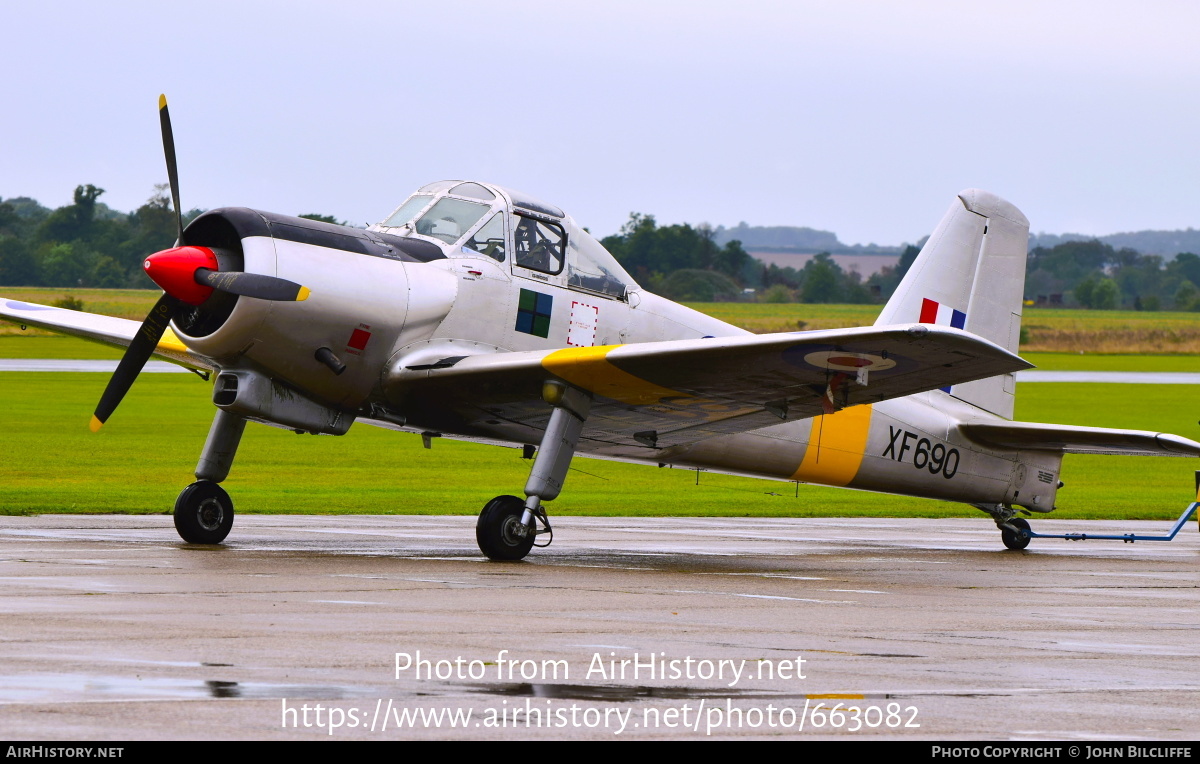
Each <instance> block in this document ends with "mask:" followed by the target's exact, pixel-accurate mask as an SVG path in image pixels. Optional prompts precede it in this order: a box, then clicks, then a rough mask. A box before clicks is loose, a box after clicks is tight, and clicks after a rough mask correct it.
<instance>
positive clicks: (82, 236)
mask: <svg viewBox="0 0 1200 764" xmlns="http://www.w3.org/2000/svg"><path fill="white" fill-rule="evenodd" d="M103 193H104V189H103V188H98V187H96V186H94V185H91V184H88V185H83V186H78V187H76V189H75V193H74V199H73V201H72V203H71V204H68V205H66V206H63V207H59V208H58V209H55V210H51V209H48V208H46V207H43V206H42V205H41V204H39V203H38V202H37V201H36V200H34V199H31V198H29V197H27V196H23V197H13V198H10V199H2V200H0V284H6V285H10V286H48V287H75V286H83V287H101V288H109V289H113V288H129V289H153V288H155V285H154V282H152V281H151V280H150V278H149V277H148V276H146V273H145V271H144V270H143V268H142V262H143V261H144V260H145V258H146V255H149V254H152V253H154V252H159V251H161V250H164V249H167V248H169V247H171V246H173V245H174V243H175V236H176V233H177V232H176V227H175V212H174V210H173V209H172V205H171V196H170V191H169V187H168V186H167V185H166V184H160V185H156V186H155V187H154V192H153V193H152V194H151V195H150V198H149V199H147V200H146V203H145V204H143V205H142V206H140V207H138V208H137V209H136V210H134V211H133V212H130V213H123V212H117V211H115V210H112V209H110V208H109V207H108V206H107V205H105V204H104V203H103V202H101V201H99V199H100V196H101V195H102V194H103ZM202 212H203V210H197V209H194V210H191V211H190V212H187V213H186V214H184V215H183V223H184V225H187V224H188V223H190V222H191V221H192V220H193V219H194V218H196V217H197V216H198V215H200V214H201V213H202ZM301 217H309V218H314V219H317V220H324V221H326V222H338V221H336V220H334V218H332V217H329V216H327V215H302V216H301Z"/></svg>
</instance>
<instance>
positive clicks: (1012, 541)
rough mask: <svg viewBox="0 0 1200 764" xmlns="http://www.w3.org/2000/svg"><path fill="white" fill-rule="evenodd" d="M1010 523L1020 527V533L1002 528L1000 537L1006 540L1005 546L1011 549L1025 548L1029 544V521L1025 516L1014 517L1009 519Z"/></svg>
mask: <svg viewBox="0 0 1200 764" xmlns="http://www.w3.org/2000/svg"><path fill="white" fill-rule="evenodd" d="M1008 524H1009V525H1012V526H1015V527H1016V528H1019V529H1020V531H1021V532H1020V533H1013V532H1012V531H1010V530H1009V529H1008V528H1001V529H1000V538H1001V539H1003V540H1004V546H1006V547H1008V548H1009V549H1024V548H1025V547H1027V546H1029V521H1027V520H1026V519H1025V518H1023V517H1014V518H1013V519H1011V520H1009V521H1008Z"/></svg>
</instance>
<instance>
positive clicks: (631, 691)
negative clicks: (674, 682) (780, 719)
mask: <svg viewBox="0 0 1200 764" xmlns="http://www.w3.org/2000/svg"><path fill="white" fill-rule="evenodd" d="M470 691H471V692H476V693H485V694H488V695H502V696H505V697H510V698H512V697H515V698H555V699H559V700H610V701H618V702H619V701H633V700H645V699H648V698H656V699H662V700H691V699H700V698H793V697H797V696H796V695H787V694H784V693H775V692H765V691H763V690H739V689H736V688H732V687H648V686H638V687H621V686H616V685H596V684H477V685H471V686H470ZM798 697H804V696H803V695H801V696H798Z"/></svg>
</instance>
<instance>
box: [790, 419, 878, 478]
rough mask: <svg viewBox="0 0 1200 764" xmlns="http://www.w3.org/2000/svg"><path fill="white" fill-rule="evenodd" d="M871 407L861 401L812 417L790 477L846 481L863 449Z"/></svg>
mask: <svg viewBox="0 0 1200 764" xmlns="http://www.w3.org/2000/svg"><path fill="white" fill-rule="evenodd" d="M871 411H872V409H871V406H870V405H869V404H864V405H861V406H851V407H850V408H846V409H842V410H841V411H838V412H835V413H833V414H823V415H821V416H819V417H816V418H815V419H813V425H812V431H811V433H810V434H809V437H808V447H807V448H806V449H805V451H804V460H803V461H801V462H800V467H799V468H798V469H797V470H796V474H794V475H792V480H799V481H801V482H805V483H821V484H824V485H849V484H850V481H852V480H854V477H855V475H857V474H858V469H859V467H861V466H862V460H863V454H865V453H866V450H867V435H868V434H869V433H870V430H871Z"/></svg>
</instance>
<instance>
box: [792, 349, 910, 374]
mask: <svg viewBox="0 0 1200 764" xmlns="http://www.w3.org/2000/svg"><path fill="white" fill-rule="evenodd" d="M804 362H805V363H807V364H809V365H811V366H815V367H817V368H818V369H831V370H833V371H845V372H851V373H853V372H857V371H860V370H866V371H884V370H885V369H891V368H893V367H894V366H895V365H896V362H895V361H894V360H892V359H891V358H884V357H883V356H881V355H875V354H873V353H851V352H847V351H844V350H818V351H817V352H815V353H809V354H808V355H806V356H804Z"/></svg>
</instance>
